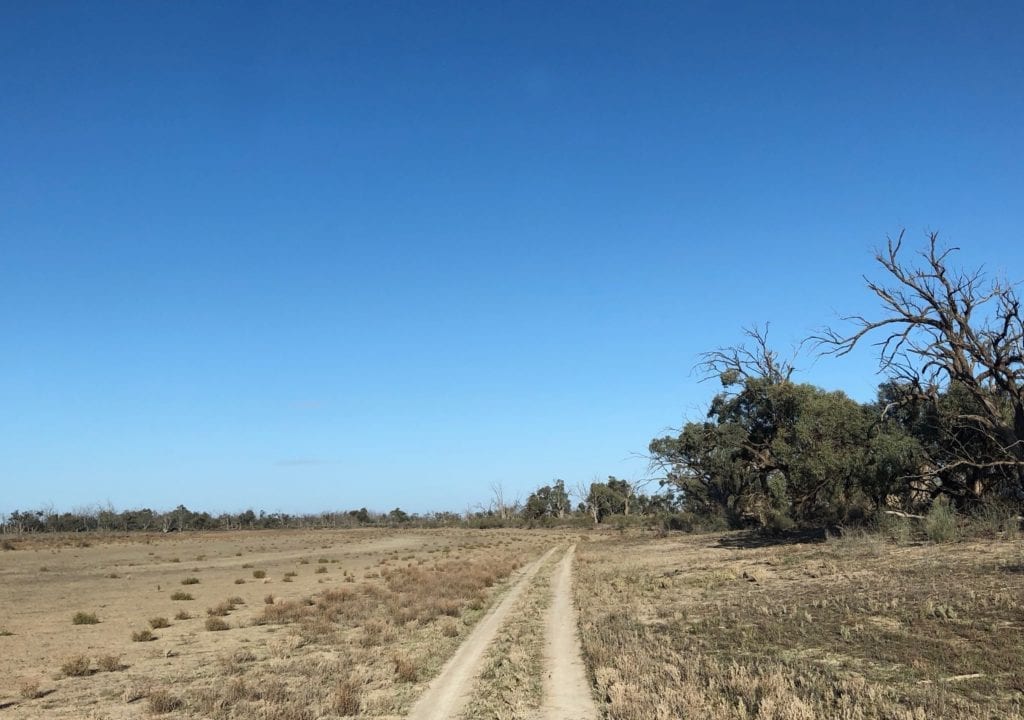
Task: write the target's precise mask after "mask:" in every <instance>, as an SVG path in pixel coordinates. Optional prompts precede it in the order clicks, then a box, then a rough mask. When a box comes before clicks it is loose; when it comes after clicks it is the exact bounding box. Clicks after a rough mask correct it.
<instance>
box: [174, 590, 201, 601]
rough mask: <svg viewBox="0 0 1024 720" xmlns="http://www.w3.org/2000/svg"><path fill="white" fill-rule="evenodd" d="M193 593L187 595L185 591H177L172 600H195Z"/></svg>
mask: <svg viewBox="0 0 1024 720" xmlns="http://www.w3.org/2000/svg"><path fill="white" fill-rule="evenodd" d="M194 599H195V598H193V597H192V593H187V592H185V591H184V590H175V591H174V592H172V593H171V600H194Z"/></svg>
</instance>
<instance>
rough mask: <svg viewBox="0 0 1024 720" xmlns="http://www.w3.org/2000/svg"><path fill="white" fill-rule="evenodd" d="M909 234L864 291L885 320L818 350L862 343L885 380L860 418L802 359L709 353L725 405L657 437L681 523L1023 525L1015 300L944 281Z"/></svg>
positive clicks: (985, 285)
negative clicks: (950, 518)
mask: <svg viewBox="0 0 1024 720" xmlns="http://www.w3.org/2000/svg"><path fill="white" fill-rule="evenodd" d="M902 240H903V236H902V234H901V235H900V237H899V238H898V239H896V240H890V241H889V243H888V245H887V248H886V250H885V251H882V252H879V253H877V254H876V259H877V261H878V263H879V265H880V266H881V268H882V269H883V270H884V272H885V277H886V280H885V281H884V282H874V281H868V288H869V290H870V291H871V292H872V293H873V294H874V295H875V296H876V297H877V298H878V300H879V301H880V303H881V306H882V309H881V312H880V313H879V315H878V317H876V318H872V319H868V318H865V317H860V316H857V317H852V318H848V319H847V322H848V328H847V329H846V330H835V329H826V330H824V331H822V332H821V333H820V334H819V335H818V336H817V337H814V338H811V339H810V344H811V346H812V347H813V348H814V349H815V350H816V351H817V352H818V353H819V354H822V355H845V354H847V353H849V352H850V351H851V350H853V349H854V348H855V347H856V346H858V345H859V344H860V343H861V342H862V341H868V339H869V338H870V341H873V342H874V343H875V344H876V345H875V346H876V347H877V348H878V350H879V362H880V366H881V370H882V373H883V375H884V380H883V382H882V383H881V385H880V386H879V389H878V394H877V397H876V398H875V399H874V400H873V401H872V402H868V403H859V402H856V401H854V400H852V399H851V398H849V397H847V396H846V395H845V394H844V393H843V392H842V391H840V390H827V389H823V388H820V387H816V386H814V385H810V384H807V383H800V382H796V381H795V380H794V379H793V375H794V371H795V366H794V364H793V363H794V361H793V360H787V359H784V358H782V357H781V356H780V355H779V354H778V353H777V352H776V351H774V350H772V349H771V348H770V347H769V345H768V342H767V337H766V330H767V328H765V329H763V330H758V329H754V330H748V331H747V337H748V342H747V344H745V345H740V346H736V347H731V348H723V349H719V350H715V351H712V352H709V353H706V354H704V356H703V357H702V362H701V365H700V367H701V368H702V369H703V370H704V371H705V373H706V375H707V376H708V377H717V379H718V380H719V381H720V383H721V388H722V389H721V391H720V392H719V393H717V394H716V395H715V396H714V398H713V399H712V400H711V403H710V408H709V410H708V413H707V416H706V417H705V418H704V419H702V420H700V421H698V422H690V423H687V424H686V425H685V426H684V427H683V428H682V429H681V430H680V431H678V432H677V433H673V434H671V435H668V436H665V437H660V438H656V439H655V440H653V441H652V442H651V444H650V448H649V450H650V455H651V458H652V462H653V463H654V464H655V466H656V467H659V468H662V469H663V470H664V482H665V483H666V484H667V485H668V486H669V487H671V488H673V489H674V490H675V491H676V493H677V503H678V507H679V509H680V510H681V511H682V512H684V513H686V514H688V515H690V516H692V517H693V518H696V519H701V520H716V521H719V522H721V523H723V524H727V525H729V526H732V527H738V526H750V525H756V526H767V527H772V528H788V527H792V526H794V525H819V526H820V525H823V524H841V523H845V522H855V521H859V520H863V519H865V518H870V517H873V516H875V515H877V514H878V513H879V512H884V511H886V510H890V511H892V510H896V511H902V512H905V513H913V512H922V511H927V510H928V509H929V508H931V507H933V506H935V505H937V504H938V505H942V506H944V507H948V508H949V509H951V510H954V511H960V512H974V511H977V510H978V509H979V508H986V509H988V510H994V511H995V512H998V513H1001V514H1002V515H1003V516H1004V517H1005V518H1006V519H1007V520H1006V522H1017V515H1018V513H1019V512H1020V506H1021V503H1022V501H1024V324H1022V321H1021V314H1020V300H1019V298H1018V297H1017V294H1016V291H1015V289H1014V286H1013V285H1011V284H1007V283H1005V282H1002V281H998V280H997V281H992V282H989V281H987V280H986V279H985V277H984V275H983V274H982V272H981V271H974V272H965V271H963V270H959V269H956V268H953V267H951V266H950V262H949V261H950V256H951V253H952V250H949V249H942V248H940V247H939V245H938V238H937V236H936V235H934V234H933V235H931V236H930V237H929V242H928V245H927V247H926V248H925V250H924V251H923V252H921V253H919V255H918V259H917V260H916V261H915V263H916V264H913V263H907V262H905V261H904V259H903V257H902V256H901V247H902Z"/></svg>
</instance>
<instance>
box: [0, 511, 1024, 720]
mask: <svg viewBox="0 0 1024 720" xmlns="http://www.w3.org/2000/svg"><path fill="white" fill-rule="evenodd" d="M83 538H84V541H83ZM807 540H808V539H807V538H791V539H790V540H788V541H775V542H769V541H765V540H761V539H757V538H752V537H749V536H746V535H743V534H736V533H727V534H708V535H671V536H668V537H655V536H653V535H651V534H644V533H629V532H621V533H614V532H584V533H582V534H581V533H579V532H569V531H555V530H550V531H538V530H487V531H481V530H455V529H451V530H404V531H390V530H345V531H254V532H235V533H210V534H182V535H170V536H161V535H154V536H145V535H138V536H130V537H109V536H106V537H105V536H88V537H87V538H86V536H73V537H66V536H65V537H59V536H50V537H38V536H37V537H33V538H28V539H19V540H17V541H15V542H14V543H13V545H14V549H13V550H4V551H2V552H0V607H2V608H3V613H2V616H0V678H3V680H2V682H0V718H8V717H9V718H19V719H21V718H97V719H99V718H110V719H115V718H146V717H153V716H161V717H171V718H185V717H189V718H214V719H217V720H220V719H234V718H239V719H240V718H267V719H269V718H275V719H280V720H292V719H297V720H304V719H307V718H308V719H309V720H314V719H316V718H342V717H364V718H395V719H397V718H412V719H413V720H427V719H428V718H429V719H431V720H433V719H440V718H452V719H453V720H454V719H456V718H458V720H473V719H475V718H491V719H493V720H596V718H599V717H600V718H608V719H610V720H612V719H614V720H651V719H655V720H658V719H664V720H668V719H670V718H679V717H701V718H712V719H715V718H729V719H732V718H736V719H737V720H739V719H741V718H758V719H759V720H816V719H817V718H843V719H846V720H861V719H863V720H870V719H874V718H877V719H879V720H881V719H883V718H899V719H903V718H907V719H909V720H924V718H950V719H954V720H967V719H968V718H992V719H995V718H1010V719H1020V718H1022V717H1024V716H1022V714H1021V705H1022V701H1024V664H1022V662H1021V656H1022V652H1024V546H1022V544H1021V542H1020V540H1016V539H1013V540H1000V539H994V540H991V541H987V542H962V543H954V544H948V545H931V544H923V543H907V542H904V543H903V544H895V543H892V542H887V541H885V540H883V539H882V538H881V537H879V536H874V535H862V536H854V537H850V538H845V539H842V540H835V539H830V540H827V541H807ZM175 597H178V598H183V599H174V598H175ZM94 621H95V622H94ZM577 626H578V628H579V632H577ZM133 638H134V639H133ZM581 648H582V654H581Z"/></svg>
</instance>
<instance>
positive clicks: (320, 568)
mask: <svg viewBox="0 0 1024 720" xmlns="http://www.w3.org/2000/svg"><path fill="white" fill-rule="evenodd" d="M325 572H327V568H326V567H324V566H323V565H321V566H320V567H318V568H317V569H316V573H317V575H322V574H324V573H325Z"/></svg>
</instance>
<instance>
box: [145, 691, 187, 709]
mask: <svg viewBox="0 0 1024 720" xmlns="http://www.w3.org/2000/svg"><path fill="white" fill-rule="evenodd" d="M146 702H147V704H148V705H149V711H150V712H151V713H155V714H157V715H163V714H165V713H169V712H174V711H175V710H178V709H180V708H181V707H182V706H183V705H184V703H183V702H182V701H181V698H179V697H177V696H175V695H171V694H170V693H169V692H167V691H166V690H153V691H152V692H151V693H149V697H148V698H147V699H146Z"/></svg>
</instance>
